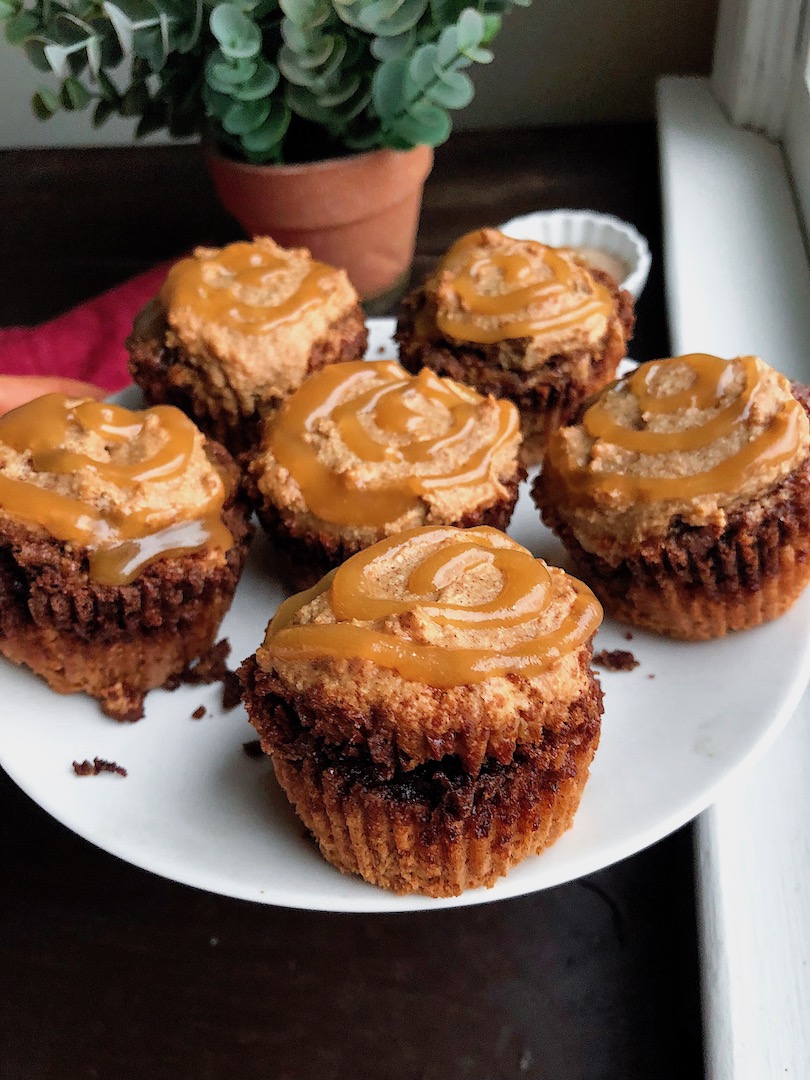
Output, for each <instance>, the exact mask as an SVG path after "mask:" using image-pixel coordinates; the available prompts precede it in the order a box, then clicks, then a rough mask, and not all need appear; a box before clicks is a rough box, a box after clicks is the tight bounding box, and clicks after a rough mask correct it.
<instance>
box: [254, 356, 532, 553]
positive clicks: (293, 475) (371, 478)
mask: <svg viewBox="0 0 810 1080" xmlns="http://www.w3.org/2000/svg"><path fill="white" fill-rule="evenodd" d="M519 426H520V425H519V417H518V412H517V410H516V408H515V407H514V405H512V404H511V403H510V402H507V401H497V400H495V399H494V398H483V397H481V396H480V395H479V394H477V393H476V392H475V391H474V390H471V389H470V388H469V387H466V386H462V385H461V384H460V383H456V382H454V381H452V380H451V379H443V378H439V377H438V376H437V375H435V374H434V373H433V372H432V371H430V370H428V369H427V368H424V369H423V370H422V371H421V372H420V373H419V374H418V375H416V376H411V375H409V374H408V373H407V372H406V371H405V370H404V369H403V368H402V367H400V365H399V364H397V363H395V362H394V361H378V362H375V363H366V362H363V361H359V362H354V363H344V364H337V365H332V366H330V367H328V368H325V369H324V370H323V371H320V372H318V373H317V374H315V375H313V376H311V377H310V378H309V379H307V380H306V382H305V383H304V384H303V385H302V386H301V388H300V389H299V390H298V391H297V392H296V393H295V394H294V395H293V396H292V397H291V398H289V399H288V400H287V402H286V403H285V405H284V406H283V407H282V408H281V410H280V411H279V413H278V414H277V415H276V416H275V418H274V419H273V420H272V421H271V422H270V423H269V424H268V426H267V430H266V434H265V445H266V453H265V454H264V455H263V456H261V457H260V459H259V460H258V462H257V464H256V466H255V471H256V472H257V473H258V475H259V476H260V481H259V486H260V488H261V487H262V486H263V485H264V490H265V491H266V492H267V493H269V494H270V495H271V496H272V497H273V498H274V499H276V500H277V501H278V502H279V503H280V504H282V505H287V506H290V505H292V506H293V507H294V508H301V509H304V508H306V509H307V510H308V511H309V512H311V513H312V514H314V515H316V516H317V517H318V518H320V519H321V520H322V521H325V522H328V523H330V524H332V525H336V526H356V527H364V526H365V527H375V528H379V527H383V526H387V527H388V528H389V531H390V527H391V526H393V525H395V524H396V523H398V522H405V523H408V522H409V521H410V517H412V516H413V515H414V514H417V520H418V519H419V518H420V517H421V519H422V520H424V511H423V510H422V509H421V508H423V507H424V506H426V505H427V506H439V507H442V506H445V505H446V504H447V503H448V502H449V501H455V502H461V503H462V504H463V505H464V506H466V507H468V508H470V507H474V506H475V505H486V504H487V502H493V501H495V500H496V499H497V498H499V497H500V496H501V494H502V493H503V491H504V488H503V486H502V483H501V478H507V477H511V476H512V475H514V471H515V465H516V453H517V448H518V444H519ZM285 485H292V486H293V488H294V492H293V493H290V492H288V491H285V490H284V487H285ZM276 487H278V488H279V490H278V491H276V490H275V488H276ZM451 520H452V517H451ZM410 523H411V524H414V523H415V522H414V521H410Z"/></svg>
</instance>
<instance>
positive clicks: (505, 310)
mask: <svg viewBox="0 0 810 1080" xmlns="http://www.w3.org/2000/svg"><path fill="white" fill-rule="evenodd" d="M436 296H437V313H436V325H437V327H438V329H439V330H440V331H441V332H442V333H443V334H445V335H447V336H449V337H451V338H455V339H457V340H461V341H471V342H476V343H479V344H493V343H495V342H499V341H505V340H507V339H510V338H521V337H531V338H548V339H550V340H551V341H553V342H555V349H556V350H557V351H564V350H565V349H568V348H571V347H573V346H574V345H575V344H588V345H591V346H593V345H594V344H595V343H596V342H598V341H599V340H600V339H601V338H602V337H603V336H604V334H605V332H606V330H607V327H608V322H609V320H610V318H611V317H612V316H613V315H614V314H615V303H614V300H613V297H612V295H611V293H610V291H609V290H608V289H607V288H606V287H605V286H604V285H603V284H602V283H601V282H599V281H597V280H595V279H594V278H593V277H592V275H591V273H590V272H589V270H588V268H587V267H586V266H585V265H584V263H583V262H582V261H581V260H579V259H578V258H577V257H576V256H575V255H574V253H573V252H571V251H569V250H567V249H564V248H553V247H549V246H548V245H546V244H541V243H538V242H537V241H534V240H515V239H512V238H511V237H507V236H505V235H504V234H503V233H500V232H498V231H497V230H496V229H480V230H478V231H476V232H472V233H468V234H467V235H466V236H462V237H461V238H460V239H459V240H457V241H456V242H455V243H454V244H453V246H452V247H451V248H450V250H449V251H448V252H447V254H446V255H445V256H444V258H443V259H442V261H441V264H440V266H439V271H438V276H437V289H436Z"/></svg>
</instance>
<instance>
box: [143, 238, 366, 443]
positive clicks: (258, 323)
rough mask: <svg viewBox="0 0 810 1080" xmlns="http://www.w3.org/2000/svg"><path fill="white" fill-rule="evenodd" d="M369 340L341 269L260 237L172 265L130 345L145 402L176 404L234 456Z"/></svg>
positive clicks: (202, 252)
mask: <svg viewBox="0 0 810 1080" xmlns="http://www.w3.org/2000/svg"><path fill="white" fill-rule="evenodd" d="M366 340H367V333H366V326H365V322H364V320H363V311H362V308H361V307H360V303H359V300H358V297H357V293H356V292H355V290H354V287H353V286H352V284H351V283H350V281H349V279H348V277H347V275H346V272H345V271H344V270H336V269H334V268H333V267H331V266H326V265H325V264H323V263H319V262H315V261H314V260H313V259H312V258H311V257H310V254H309V252H308V251H307V250H306V249H305V248H291V249H285V248H282V247H279V246H278V245H277V244H276V243H274V242H273V241H272V240H270V239H269V238H267V237H258V238H257V239H255V240H253V241H252V242H248V241H243V242H240V243H236V244H229V245H228V246H227V247H224V248H221V249H217V248H197V250H196V251H195V252H194V254H193V256H192V257H190V258H188V259H182V260H181V261H180V262H178V263H177V264H176V265H175V266H173V267H172V269H171V270H170V271H169V274H168V277H167V278H166V281H165V283H164V285H163V287H162V288H161V290H160V293H159V295H158V296H157V297H156V298H155V299H154V300H151V301H150V302H149V303H148V304H147V305H146V307H145V308H144V309H143V310H142V311H141V312H140V314H139V315H138V317H137V318H136V320H135V326H134V329H133V331H132V334H131V335H130V337H129V338H128V339H127V349H128V350H129V370H130V373H131V375H132V378H133V380H134V382H135V383H137V385H138V386H140V387H141V389H142V390H143V392H144V395H145V397H146V400H147V402H149V403H150V404H160V403H167V404H170V405H176V406H177V407H178V408H180V409H182V410H183V412H185V413H186V414H187V415H188V416H190V417H191V418H192V419H193V420H195V421H196V422H197V424H198V425H199V426H200V428H201V429H202V430H203V431H204V432H205V433H206V434H207V435H210V436H211V437H212V438H214V439H217V440H218V441H219V442H221V443H223V444H224V445H225V446H227V447H228V449H229V450H231V452H233V453H237V452H240V451H242V450H244V449H245V448H246V447H248V446H250V444H251V442H252V440H253V438H254V436H255V434H256V430H257V427H258V424H259V422H260V421H261V418H262V417H263V416H264V415H266V414H267V412H268V411H270V410H272V409H273V408H274V407H275V406H276V405H278V404H279V402H280V401H282V400H283V399H284V398H285V397H287V395H288V394H291V393H292V392H293V390H295V389H297V388H298V387H299V386H300V385H301V383H302V382H303V381H304V379H305V378H306V376H307V375H308V374H309V373H310V372H312V371H317V370H318V369H319V368H321V367H323V366H324V365H326V364H332V363H335V362H337V361H340V360H355V359H357V358H358V357H361V356H362V355H363V353H364V352H365V348H366Z"/></svg>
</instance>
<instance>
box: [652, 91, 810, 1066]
mask: <svg viewBox="0 0 810 1080" xmlns="http://www.w3.org/2000/svg"><path fill="white" fill-rule="evenodd" d="M658 123H659V137H660V145H661V177H662V194H663V212H664V249H665V253H666V254H665V274H666V283H667V301H668V308H669V315H670V332H671V341H672V349H673V353H675V354H679V353H686V352H710V353H716V354H718V355H720V356H736V355H739V354H742V353H758V354H759V355H761V356H762V357H763V358H764V359H765V360H767V361H769V362H770V363H772V364H773V365H774V367H777V368H779V369H780V370H781V371H784V372H785V373H786V374H788V375H790V376H791V377H793V378H796V379H799V380H800V381H802V382H806V383H810V272H809V271H808V263H807V256H806V253H805V250H804V247H803V244H802V239H801V232H800V228H799V220H798V216H797V212H796V208H795V205H794V200H793V197H792V194H791V187H790V182H789V179H788V175H787V171H786V168H785V162H784V158H783V155H782V152H781V149H780V147H779V146H778V145H776V144H774V143H771V142H769V141H768V140H767V139H765V138H763V137H762V136H759V135H756V134H754V133H752V132H748V131H742V130H740V129H737V128H734V127H732V126H731V125H730V124H729V123H728V121H727V120H726V119H725V117H724V116H723V115H722V113H721V111H720V109H719V107H718V105H717V103H716V101H715V99H714V97H713V96H712V93H711V90H710V88H709V84H708V81H706V80H703V79H677V78H672V79H664V80H663V81H662V82H661V83H660V84H659V90H658ZM766 662H767V659H766V658H764V657H763V663H766ZM696 873H697V891H698V930H699V936H700V950H701V970H702V991H703V1005H704V1007H703V1012H704V1031H705V1037H704V1041H705V1048H706V1075H707V1078H708V1080H777V1078H778V1080H808V1078H810V695H808V693H805V696H804V699H803V701H802V703H801V705H800V707H799V709H798V712H797V714H796V716H794V718H793V719H792V721H791V722H790V724H789V725H788V727H787V728H786V730H785V731H784V732H783V733H782V735H781V736H780V737H779V739H778V741H777V742H776V743H775V745H774V746H773V747H772V748H771V749H770V750H769V751H768V752H767V753H766V755H765V756H764V757H763V758H761V759H760V760H759V761H757V762H756V763H755V764H754V765H753V766H752V767H751V768H749V769H747V770H746V771H745V772H744V773H743V774H742V775H740V776H737V777H735V778H734V779H733V780H732V781H730V783H729V785H728V786H727V787H726V788H725V789H724V791H723V793H722V795H721V797H720V800H719V801H718V802H717V803H716V805H715V806H713V807H712V808H711V809H709V810H707V811H706V812H705V813H704V814H703V815H702V816H701V817H700V818H699V820H698V824H697V867H696Z"/></svg>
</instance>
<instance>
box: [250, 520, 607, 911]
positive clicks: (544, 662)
mask: <svg viewBox="0 0 810 1080" xmlns="http://www.w3.org/2000/svg"><path fill="white" fill-rule="evenodd" d="M600 619H601V609H600V607H599V604H598V602H597V601H596V599H595V598H594V596H593V594H592V593H591V592H590V590H589V589H588V588H587V587H585V586H584V585H582V584H581V583H580V582H578V581H576V580H575V579H573V578H571V577H569V576H568V575H567V574H565V573H564V572H563V571H562V570H558V569H556V568H554V567H548V566H546V565H545V563H543V562H542V560H539V559H534V558H533V557H532V556H531V554H530V553H529V552H528V551H527V550H526V549H525V548H522V547H521V546H520V545H519V544H516V543H515V542H514V541H513V540H510V539H509V538H508V537H507V536H505V535H504V534H503V533H501V532H498V531H497V530H495V529H490V528H488V527H481V528H476V529H468V530H461V529H453V528H447V527H441V526H437V527H430V526H427V527H422V528H417V529H413V530H409V531H408V532H405V533H401V534H399V535H397V536H394V537H390V538H388V539H387V540H384V541H381V542H380V543H379V544H376V545H374V546H373V547H371V548H368V549H367V550H366V551H363V552H361V553H359V554H357V555H355V556H353V557H352V558H350V559H349V560H348V561H347V562H345V563H344V564H343V565H342V566H340V567H339V568H338V569H337V570H335V571H332V572H331V573H330V574H328V575H327V576H326V577H325V578H324V579H323V581H321V582H320V584H319V585H317V586H316V587H315V588H313V589H311V590H309V591H308V592H305V593H301V594H299V595H297V596H293V597H292V598H291V599H289V600H287V601H286V602H285V603H284V604H282V606H281V608H280V609H279V611H278V613H277V615H276V617H275V618H274V619H273V621H272V622H271V623H270V625H269V627H268V630H267V635H266V637H265V640H264V644H263V645H262V646H261V647H260V648H259V649H258V650H257V652H256V654H255V656H252V657H249V658H248V659H247V660H246V661H245V663H244V664H243V665H242V667H241V668H240V672H239V674H240V677H241V679H242V682H243V685H244V688H245V699H246V704H247V709H248V714H249V717H250V721H251V723H252V724H253V726H254V727H255V729H256V730H257V731H258V733H259V735H260V737H261V743H262V748H263V749H264V751H265V752H266V753H268V754H269V755H270V756H271V757H272V760H273V766H274V769H275V773H276V776H277V777H278V780H279V782H280V783H281V785H282V787H283V788H284V790H285V791H286V793H287V795H288V797H289V799H290V801H291V802H292V804H293V806H294V807H295V809H296V811H297V813H298V815H299V817H300V818H301V820H302V821H303V822H304V824H305V825H306V826H307V828H308V829H309V830H310V831H311V832H312V833H313V835H314V837H315V839H316V840H317V842H318V844H319V845H320V848H321V851H322V853H323V855H324V856H325V857H326V858H327V859H328V860H329V862H331V863H332V864H333V865H334V866H336V867H337V868H338V869H340V870H342V871H343V872H344V873H353V874H359V875H361V876H362V877H363V878H365V879H366V881H369V882H371V883H373V884H375V885H380V886H382V887H383V888H387V889H393V890H395V891H396V892H401V893H406V892H422V893H426V894H428V895H429V896H455V895H457V894H458V893H460V892H461V891H462V890H464V889H469V888H475V887H477V886H481V885H487V886H490V885H492V884H493V883H494V882H495V881H496V879H497V878H499V877H500V876H501V875H503V874H505V873H506V872H507V870H509V868H510V867H512V866H513V865H514V864H515V863H517V862H518V861H520V860H521V859H523V858H525V857H526V856H528V855H533V854H537V853H538V852H540V851H542V850H543V849H544V848H546V847H548V846H549V845H550V844H552V843H554V841H555V840H556V839H557V838H558V837H559V836H560V835H561V834H562V833H563V832H564V831H565V830H566V829H567V828H568V827H569V826H570V825H571V822H572V820H573V817H574V814H575V812H576V810H577V807H578V805H579V801H580V796H581V794H582V790H583V787H584V785H585V782H586V780H587V777H588V770H589V767H590V763H591V759H592V757H593V754H594V751H595V750H596V746H597V744H598V741H599V731H600V722H601V714H602V694H601V690H600V688H599V683H598V681H597V679H596V677H595V676H594V674H593V671H592V669H591V666H590V658H591V641H592V638H593V634H594V632H595V631H596V628H597V626H598V625H599V621H600Z"/></svg>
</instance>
